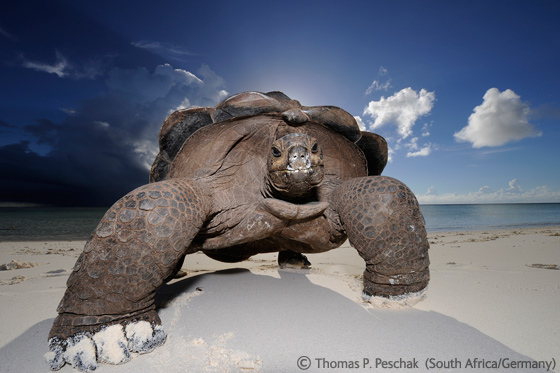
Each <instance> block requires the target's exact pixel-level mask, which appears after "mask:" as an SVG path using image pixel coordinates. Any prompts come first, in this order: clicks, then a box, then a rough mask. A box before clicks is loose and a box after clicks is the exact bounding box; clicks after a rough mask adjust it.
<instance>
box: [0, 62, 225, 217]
mask: <svg viewBox="0 0 560 373" xmlns="http://www.w3.org/2000/svg"><path fill="white" fill-rule="evenodd" d="M107 76H108V78H107V81H106V85H107V87H108V91H107V92H106V93H105V94H103V95H100V96H99V97H95V98H91V99H89V100H86V101H84V102H83V103H82V104H81V106H80V107H79V108H77V109H76V112H75V113H74V114H73V115H71V116H68V117H67V118H66V119H65V120H64V121H62V122H61V123H54V122H52V121H50V120H46V119H40V120H37V121H36V122H35V123H33V124H30V125H27V126H26V127H25V128H24V130H25V132H26V134H27V135H29V137H30V138H33V140H34V142H35V143H37V144H41V145H46V146H48V147H50V152H48V153H47V154H46V155H45V156H40V155H38V154H36V153H34V152H33V151H31V150H30V142H29V141H22V142H20V143H18V144H10V145H7V146H3V147H0V172H1V173H2V175H3V177H2V179H1V181H0V201H4V202H34V203H47V204H56V205H81V206H93V205H110V204H111V203H113V202H114V201H116V200H117V199H118V198H120V197H121V196H122V195H124V194H126V193H127V192H128V191H130V190H132V189H134V188H135V187H138V186H140V185H142V184H145V183H147V181H148V173H149V167H150V165H151V163H152V161H153V159H154V157H155V155H156V154H157V151H158V147H157V137H158V131H159V128H160V127H161V124H162V122H163V120H164V119H165V117H166V116H167V115H168V114H170V113H171V112H173V111H174V110H176V109H177V108H183V107H189V106H207V105H215V104H216V103H217V102H218V101H219V100H221V99H223V98H224V97H225V95H226V94H227V93H226V92H225V91H224V90H223V83H224V82H223V80H222V79H221V78H220V77H219V76H217V75H216V74H215V73H214V72H212V70H210V68H208V66H203V67H202V68H201V69H200V70H199V71H198V72H197V74H196V75H195V74H193V73H190V72H188V71H185V70H182V69H175V68H173V67H172V66H170V65H168V64H165V65H160V66H158V67H157V68H156V69H155V71H154V72H153V73H151V72H150V71H148V70H147V69H145V68H137V69H120V68H115V69H113V70H111V71H109V73H108V74H107ZM0 123H2V126H1V127H5V126H9V125H8V124H7V123H5V122H0ZM4 124H5V125H4Z"/></svg>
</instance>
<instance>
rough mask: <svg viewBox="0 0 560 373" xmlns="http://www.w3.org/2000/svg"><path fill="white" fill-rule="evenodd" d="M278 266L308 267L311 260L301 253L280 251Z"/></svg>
mask: <svg viewBox="0 0 560 373" xmlns="http://www.w3.org/2000/svg"><path fill="white" fill-rule="evenodd" d="M278 266H279V267H280V268H282V269H284V268H292V269H307V268H309V267H310V266H311V262H309V260H307V257H306V256H305V255H303V254H301V253H297V252H295V251H291V250H286V251H280V252H279V253H278Z"/></svg>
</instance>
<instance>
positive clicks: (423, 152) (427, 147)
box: [406, 143, 432, 157]
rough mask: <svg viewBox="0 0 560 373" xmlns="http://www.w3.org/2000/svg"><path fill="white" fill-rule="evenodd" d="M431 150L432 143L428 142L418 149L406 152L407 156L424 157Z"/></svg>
mask: <svg viewBox="0 0 560 373" xmlns="http://www.w3.org/2000/svg"><path fill="white" fill-rule="evenodd" d="M431 152H432V144H431V143H428V144H426V145H425V146H424V147H422V148H421V149H420V150H418V151H415V152H413V151H410V152H408V153H406V156H407V157H426V156H428V155H430V153H431Z"/></svg>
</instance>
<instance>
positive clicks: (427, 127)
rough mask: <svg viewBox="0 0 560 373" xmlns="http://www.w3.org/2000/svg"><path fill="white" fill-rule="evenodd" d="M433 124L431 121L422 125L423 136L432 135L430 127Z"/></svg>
mask: <svg viewBox="0 0 560 373" xmlns="http://www.w3.org/2000/svg"><path fill="white" fill-rule="evenodd" d="M431 126H432V124H431V123H424V125H423V126H422V137H428V136H430V127H431Z"/></svg>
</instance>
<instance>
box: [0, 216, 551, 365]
mask: <svg viewBox="0 0 560 373" xmlns="http://www.w3.org/2000/svg"><path fill="white" fill-rule="evenodd" d="M429 241H430V244H431V249H430V259H431V267H430V268H431V276H432V278H431V282H430V286H429V290H428V295H427V297H426V299H425V300H423V301H422V302H420V303H418V304H417V305H415V306H414V307H413V308H411V309H380V308H375V307H373V306H371V305H370V304H368V303H365V302H364V301H362V299H361V288H362V286H361V276H362V272H363V270H364V268H365V265H364V263H363V261H362V259H361V258H360V257H359V256H358V254H357V253H356V251H355V250H354V249H353V248H351V247H350V245H349V244H348V243H346V244H345V245H344V246H343V247H341V248H339V249H336V250H333V251H330V252H327V253H323V254H315V255H308V258H309V260H310V261H311V263H312V268H311V269H309V270H305V271H302V270H279V269H278V267H277V265H276V254H263V255H257V256H255V257H253V258H251V259H250V260H248V261H245V262H242V263H235V264H225V263H220V262H217V261H214V260H212V259H210V258H207V257H206V256H205V255H203V254H193V255H191V256H189V257H187V260H186V261H185V265H184V270H185V271H187V273H188V275H187V276H186V277H183V278H180V279H176V280H173V281H172V282H171V283H169V284H167V285H165V286H164V287H162V288H161V289H160V291H159V293H158V304H159V305H160V310H159V313H160V317H161V318H162V321H163V325H164V328H165V330H166V331H167V333H168V339H167V342H166V343H165V345H164V346H162V347H160V348H158V349H156V350H155V351H153V352H152V353H150V354H146V355H140V356H136V357H134V358H133V359H132V360H131V361H130V362H129V363H127V364H125V365H121V366H109V365H104V364H101V365H100V367H99V368H98V370H97V371H99V372H186V371H193V372H197V371H209V372H231V371H244V372H246V371H263V372H282V371H283V372H288V371H292V372H297V371H300V369H301V368H306V371H310V372H318V371H321V372H324V371H332V372H337V371H362V370H363V371H370V372H371V371H387V372H388V371H426V370H428V369H431V368H435V370H436V371H453V372H461V371H465V372H476V371H504V372H505V371H507V372H538V371H543V372H544V371H547V369H552V370H556V371H560V369H559V368H557V367H555V364H559V363H560V347H559V346H560V318H559V317H558V310H560V296H559V295H560V270H558V269H559V268H560V267H559V266H560V227H547V228H530V229H515V230H513V229H512V230H499V231H477V232H447V233H432V234H430V235H429ZM84 243H85V242H83V241H70V242H43V241H39V242H1V243H0V265H2V268H4V269H5V270H1V271H0V312H1V314H2V316H3V317H2V324H1V333H0V361H2V367H1V369H0V370H1V371H2V372H19V373H21V372H24V373H25V372H47V371H49V368H48V366H47V364H46V363H45V361H44V358H43V355H44V353H45V352H47V345H46V339H47V334H48V331H49V329H50V326H51V324H52V321H53V319H54V317H55V316H56V307H57V305H58V302H59V301H60V299H61V297H62V295H63V292H64V290H65V288H66V285H65V281H66V279H67V277H68V275H69V274H70V272H71V270H72V267H73V265H74V262H75V260H76V258H77V256H78V255H79V253H80V252H81V251H82V249H83V246H84ZM498 362H499V364H500V366H498V368H497V369H492V368H494V366H493V365H492V364H498ZM512 362H513V363H515V364H518V366H516V367H514V366H512V364H511V363H512ZM520 362H521V363H520ZM538 362H543V364H541V365H540V367H538V368H537V367H536V365H534V364H535V363H538ZM545 362H546V363H548V364H552V365H551V366H545V365H544V363H545ZM298 364H299V365H298ZM389 364H392V365H391V366H390V365H389ZM508 364H509V365H508ZM397 365H398V367H397ZM416 365H417V366H418V367H417V368H416ZM397 368H398V369H397ZM437 368H439V369H437ZM71 371H72V367H71V366H68V365H66V366H65V367H64V368H63V369H61V370H60V372H71Z"/></svg>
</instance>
